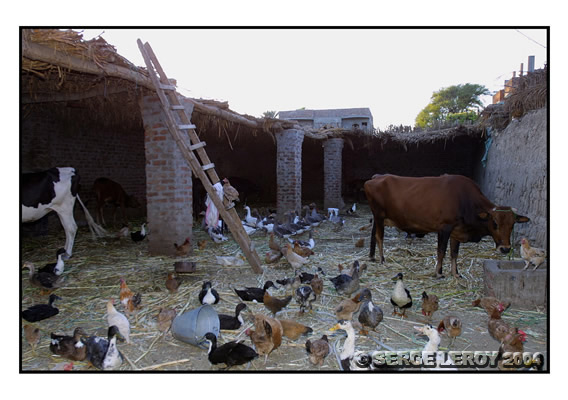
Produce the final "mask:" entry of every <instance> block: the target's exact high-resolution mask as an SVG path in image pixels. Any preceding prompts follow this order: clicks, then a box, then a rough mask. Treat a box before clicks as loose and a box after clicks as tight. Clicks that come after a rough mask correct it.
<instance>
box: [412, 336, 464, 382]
mask: <svg viewBox="0 0 568 400" xmlns="http://www.w3.org/2000/svg"><path fill="white" fill-rule="evenodd" d="M414 329H416V330H417V331H418V332H420V333H422V334H423V335H426V336H427V337H428V343H426V345H425V346H424V348H423V349H422V363H423V364H424V365H427V366H426V367H422V369H423V370H426V371H430V370H437V371H440V370H442V371H445V370H447V371H456V370H457V369H456V368H448V367H446V366H447V365H454V363H453V362H452V359H451V358H448V359H447V360H445V357H444V352H442V351H438V347H439V346H440V341H441V338H440V334H439V333H438V330H437V329H434V328H433V327H432V325H424V326H415V327H414ZM434 354H435V355H436V360H435V361H434V360H432V358H433V355H434ZM434 362H435V364H434ZM434 365H435V366H434ZM442 365H443V366H444V367H442Z"/></svg>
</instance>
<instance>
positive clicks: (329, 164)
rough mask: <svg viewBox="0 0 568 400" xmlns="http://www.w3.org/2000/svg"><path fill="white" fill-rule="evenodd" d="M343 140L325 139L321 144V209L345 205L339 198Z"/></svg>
mask: <svg viewBox="0 0 568 400" xmlns="http://www.w3.org/2000/svg"><path fill="white" fill-rule="evenodd" d="M342 151H343V139H341V138H333V139H327V140H326V141H325V142H324V144H323V180H324V193H323V207H324V208H328V207H333V208H342V207H343V206H344V205H345V203H344V202H343V199H342V198H341V174H342V169H341V165H342V163H341V157H342Z"/></svg>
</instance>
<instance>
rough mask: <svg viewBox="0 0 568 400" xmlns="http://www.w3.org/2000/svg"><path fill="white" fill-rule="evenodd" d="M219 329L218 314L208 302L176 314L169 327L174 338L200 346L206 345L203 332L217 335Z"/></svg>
mask: <svg viewBox="0 0 568 400" xmlns="http://www.w3.org/2000/svg"><path fill="white" fill-rule="evenodd" d="M219 329H220V327H219V316H218V315H217V311H215V309H214V308H213V307H211V306H210V305H209V304H206V305H203V306H201V307H198V308H196V309H194V310H191V311H188V312H185V313H183V314H181V315H178V316H177V317H175V318H174V321H173V322H172V328H171V330H172V334H173V336H174V337H175V338H176V339H178V340H181V341H182V342H185V343H189V344H191V345H193V346H199V347H202V348H204V347H205V348H206V347H207V346H205V345H204V343H205V341H204V336H205V334H206V333H207V332H212V333H213V334H215V336H219ZM202 344H203V346H201V345H202Z"/></svg>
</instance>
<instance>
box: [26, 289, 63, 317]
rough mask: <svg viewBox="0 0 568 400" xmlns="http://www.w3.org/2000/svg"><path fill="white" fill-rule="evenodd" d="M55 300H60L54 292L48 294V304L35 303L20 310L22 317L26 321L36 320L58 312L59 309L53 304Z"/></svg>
mask: <svg viewBox="0 0 568 400" xmlns="http://www.w3.org/2000/svg"><path fill="white" fill-rule="evenodd" d="M55 300H61V297H59V296H57V295H56V294H53V293H52V294H50V295H49V301H48V304H36V305H35V306H31V307H29V308H28V309H26V310H24V311H22V318H23V319H25V320H26V321H28V322H38V321H42V320H44V319H47V318H51V317H53V316H54V315H57V314H59V309H58V308H57V307H54V306H53V303H54V302H55Z"/></svg>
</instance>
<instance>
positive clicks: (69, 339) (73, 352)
mask: <svg viewBox="0 0 568 400" xmlns="http://www.w3.org/2000/svg"><path fill="white" fill-rule="evenodd" d="M83 336H87V334H86V333H85V331H84V330H83V328H81V327H77V328H75V331H73V336H66V335H56V334H55V333H53V332H52V333H51V344H50V345H49V350H51V352H52V353H53V354H57V355H58V356H61V357H63V358H67V359H68V360H73V361H83V360H84V359H85V358H87V346H86V344H85V342H84V341H83V339H82V338H83Z"/></svg>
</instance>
